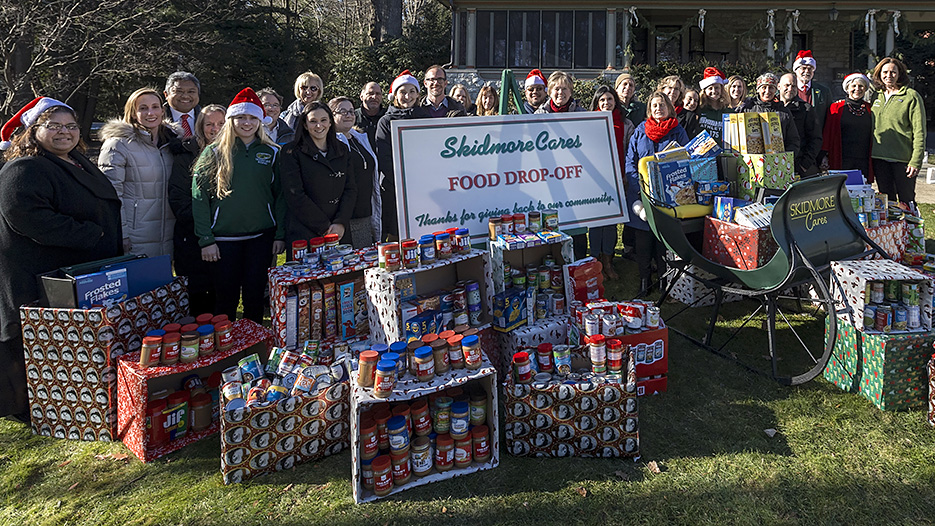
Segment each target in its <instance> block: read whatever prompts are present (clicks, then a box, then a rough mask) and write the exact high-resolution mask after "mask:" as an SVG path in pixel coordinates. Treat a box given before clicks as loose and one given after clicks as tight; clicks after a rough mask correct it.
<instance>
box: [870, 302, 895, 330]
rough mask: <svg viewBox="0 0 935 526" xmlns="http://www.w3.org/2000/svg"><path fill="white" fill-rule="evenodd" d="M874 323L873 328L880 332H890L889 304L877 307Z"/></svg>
mask: <svg viewBox="0 0 935 526" xmlns="http://www.w3.org/2000/svg"><path fill="white" fill-rule="evenodd" d="M875 321H876V323H874V326H873V328H874V329H876V330H878V331H880V332H890V330H891V329H892V325H893V309H892V307H890V306H889V305H880V306H879V307H877V317H876V320H875Z"/></svg>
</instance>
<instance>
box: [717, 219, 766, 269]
mask: <svg viewBox="0 0 935 526" xmlns="http://www.w3.org/2000/svg"><path fill="white" fill-rule="evenodd" d="M704 222H705V224H704V241H703V242H702V248H701V254H702V255H703V256H704V257H706V258H708V259H710V260H711V261H714V262H716V263H719V264H721V265H724V266H726V267H733V268H739V269H743V270H752V269H755V268H759V267H761V266H763V265H765V264H766V263H767V262H768V261H769V260H770V258H772V257H773V255H774V254H775V253H776V251H777V250H779V246H778V245H777V244H776V240H775V239H773V234H772V233H771V232H770V230H769V228H749V227H745V226H741V225H738V224H735V223H728V222H726V221H721V220H719V219H716V218H713V217H710V216H708V217H705V218H704Z"/></svg>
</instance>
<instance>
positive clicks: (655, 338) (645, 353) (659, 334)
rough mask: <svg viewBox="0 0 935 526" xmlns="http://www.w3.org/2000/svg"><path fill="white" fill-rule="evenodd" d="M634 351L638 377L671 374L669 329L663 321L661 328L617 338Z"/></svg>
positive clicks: (660, 322)
mask: <svg viewBox="0 0 935 526" xmlns="http://www.w3.org/2000/svg"><path fill="white" fill-rule="evenodd" d="M616 338H617V339H618V340H620V342H621V343H623V345H624V346H629V347H630V350H632V351H633V362H634V363H635V364H636V376H637V377H640V378H644V377H650V376H658V375H665V374H668V373H669V329H668V328H667V327H666V326H665V323H664V322H663V321H662V320H659V328H658V329H652V330H644V331H642V332H636V333H632V334H625V335H622V336H619V335H618V336H617V337H616Z"/></svg>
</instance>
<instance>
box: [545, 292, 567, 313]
mask: <svg viewBox="0 0 935 526" xmlns="http://www.w3.org/2000/svg"><path fill="white" fill-rule="evenodd" d="M549 310H550V311H551V312H552V315H553V316H561V315H563V314H565V296H564V295H563V294H562V293H560V292H554V293H552V296H551V302H550V304H549Z"/></svg>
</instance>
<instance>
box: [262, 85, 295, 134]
mask: <svg viewBox="0 0 935 526" xmlns="http://www.w3.org/2000/svg"><path fill="white" fill-rule="evenodd" d="M256 96H257V97H260V102H262V103H263V109H264V110H266V116H267V117H269V118H270V119H271V120H272V123H271V124H270V125H269V126H264V127H265V128H266V136H267V137H269V138H270V140H271V141H273V142H274V143H276V144H278V145H280V146H284V145H286V144H289V143H290V142H292V139H294V138H295V131H294V130H293V129H292V128H291V127H289V125H288V124H286V121H284V120H282V118H281V115H282V95H280V94H279V93H277V92H276V90H274V89H273V88H263V89H261V90H260V91H258V92H256Z"/></svg>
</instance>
